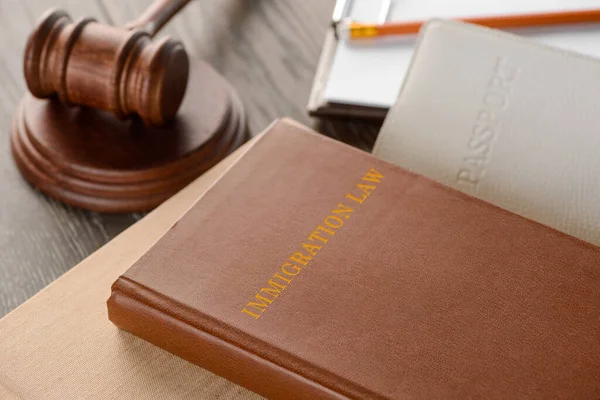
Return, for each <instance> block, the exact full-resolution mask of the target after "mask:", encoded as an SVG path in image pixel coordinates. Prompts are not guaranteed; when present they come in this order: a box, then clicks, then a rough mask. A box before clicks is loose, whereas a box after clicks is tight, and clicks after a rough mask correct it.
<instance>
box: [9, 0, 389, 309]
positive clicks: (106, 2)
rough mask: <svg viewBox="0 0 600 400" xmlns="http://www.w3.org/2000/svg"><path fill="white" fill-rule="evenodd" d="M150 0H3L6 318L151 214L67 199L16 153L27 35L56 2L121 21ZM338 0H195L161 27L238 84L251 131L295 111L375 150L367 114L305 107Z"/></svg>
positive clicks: (103, 18) (73, 10) (327, 130)
mask: <svg viewBox="0 0 600 400" xmlns="http://www.w3.org/2000/svg"><path fill="white" fill-rule="evenodd" d="M151 3H152V0H129V1H122V0H58V1H57V0H2V1H0V33H1V34H0V52H1V56H0V89H1V90H0V126H1V127H2V129H0V135H2V137H1V139H0V172H1V173H2V175H1V179H0V317H1V316H3V315H5V314H6V313H8V312H9V311H11V310H12V309H14V308H15V307H17V306H18V305H19V304H21V303H23V302H24V301H25V300H27V299H28V298H29V297H31V296H32V295H34V294H35V293H37V292H38V291H39V290H40V289H41V288H43V287H44V286H46V285H48V284H49V283H50V282H52V281H53V280H54V279H56V278H58V277H59V276H60V275H62V274H63V273H65V272H66V271H67V270H69V269H70V268H71V267H73V266H74V265H75V264H77V263H78V262H79V261H81V260H82V259H83V258H85V257H86V256H88V255H89V254H91V253H92V252H93V251H94V250H96V249H97V248H99V247H100V246H102V245H103V244H105V243H106V242H107V241H109V240H110V239H111V238H113V237H114V236H115V235H117V234H118V233H120V232H121V231H122V230H124V229H125V228H127V227H128V226H129V225H131V224H132V223H134V222H135V221H136V220H138V219H140V218H141V217H143V215H142V214H129V215H118V216H115V215H108V214H98V213H93V212H87V211H83V210H79V209H75V208H70V207H67V206H64V205H62V204H60V203H58V202H56V201H53V200H51V199H48V198H47V197H45V196H44V195H42V194H40V193H39V192H37V191H36V190H34V189H32V188H31V187H30V186H29V185H28V184H27V183H26V182H25V181H24V180H23V179H22V178H21V176H20V175H19V173H18V171H17V169H16V167H15V165H14V162H13V159H12V157H11V154H10V145H9V128H10V124H11V120H12V116H13V113H14V112H15V110H16V107H17V105H18V103H19V101H20V99H21V97H22V96H23V94H24V93H25V91H26V85H25V80H24V77H23V67H22V56H23V50H24V46H25V42H26V39H27V36H28V34H29V33H30V32H31V31H32V29H33V27H34V26H35V23H36V21H37V19H38V18H39V17H40V16H41V15H42V13H43V12H44V11H46V10H47V9H50V8H55V7H58V8H63V9H65V10H67V11H68V12H69V14H70V15H71V16H72V17H73V18H74V19H78V18H79V17H82V16H91V17H95V18H97V19H98V20H100V21H104V22H107V23H112V24H117V25H123V24H125V23H127V22H129V21H131V20H133V19H135V18H136V17H138V16H139V15H140V14H141V13H142V11H144V10H145V9H146V8H147V7H148V6H149V5H150V4H151ZM333 6H334V0H219V1H210V0H194V1H193V2H191V3H190V5H189V6H187V7H186V8H185V9H184V10H183V11H182V12H181V13H180V14H179V15H177V16H176V17H175V18H174V19H173V20H172V21H171V22H170V23H169V24H168V25H167V26H166V27H165V28H164V29H163V30H162V31H161V33H160V34H159V35H158V37H161V36H163V35H171V36H173V37H176V38H178V39H180V40H182V41H183V43H184V45H185V46H186V49H187V51H188V54H189V55H190V56H192V57H198V58H201V59H204V60H206V61H207V62H209V63H210V64H211V65H213V66H214V67H215V68H216V69H217V70H218V71H219V72H221V73H222V74H223V75H224V76H225V78H227V80H228V81H229V82H230V83H231V84H232V85H233V86H234V87H235V88H236V89H237V91H238V93H239V95H240V97H241V99H242V102H243V104H244V106H245V108H246V110H247V113H248V122H249V127H250V131H251V133H253V134H256V133H258V132H260V131H261V130H262V129H264V128H265V127H266V126H267V125H268V124H269V123H270V122H272V121H273V120H274V119H275V118H278V117H284V116H287V117H291V118H294V119H296V120H298V121H300V122H302V123H304V124H306V125H308V126H313V127H314V128H315V129H317V130H318V131H320V132H322V133H324V134H326V135H328V136H332V137H335V138H338V139H340V140H343V141H345V142H347V143H350V144H352V145H355V146H357V147H359V148H363V149H365V150H368V149H369V148H370V147H371V146H372V144H373V142H374V140H375V137H376V134H377V132H378V130H379V126H378V125H377V124H373V123H369V122H348V121H342V120H338V121H316V120H313V119H311V118H309V117H308V115H307V113H306V111H305V107H306V104H307V101H308V96H309V93H310V89H311V85H312V79H313V75H314V73H315V70H316V67H317V63H318V60H319V55H320V51H321V46H322V42H323V38H324V36H325V31H326V28H327V25H328V22H329V20H330V18H331V13H332V10H333Z"/></svg>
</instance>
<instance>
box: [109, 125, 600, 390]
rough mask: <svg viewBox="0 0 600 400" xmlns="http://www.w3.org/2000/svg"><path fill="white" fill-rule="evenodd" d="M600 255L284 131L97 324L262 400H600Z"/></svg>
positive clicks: (131, 273) (172, 234) (228, 176)
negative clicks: (108, 322)
mask: <svg viewBox="0 0 600 400" xmlns="http://www.w3.org/2000/svg"><path fill="white" fill-rule="evenodd" d="M599 266H600V250H599V249H598V248H596V247H594V246H592V245H590V244H588V243H586V242H583V241H580V240H578V239H575V238H573V237H570V236H567V235H565V234H563V233H560V232H558V231H555V230H553V229H551V228H548V227H545V226H543V225H540V224H537V223H535V222H532V221H530V220H527V219H525V218H522V217H520V216H517V215H515V214H511V213H509V212H507V211H504V210H502V209H500V208H498V207H496V206H493V205H491V204H489V203H486V202H483V201H481V200H477V199H475V198H472V197H470V196H468V195H465V194H463V193H460V192H458V191H455V190H453V189H450V188H447V187H445V186H442V185H440V184H438V183H435V182H434V181H432V180H429V179H428V178H425V177H422V176H419V175H415V174H413V173H410V172H407V171H405V170H403V169H401V168H399V167H396V166H394V165H392V164H389V163H387V162H385V161H381V160H379V159H377V158H375V157H373V156H371V155H369V154H367V153H365V152H362V151H359V150H357V149H353V148H351V147H349V146H347V145H344V144H342V143H339V142H335V141H333V140H331V139H328V138H326V137H324V136H321V135H318V134H316V133H314V132H312V131H310V130H309V129H308V128H305V127H302V126H300V125H298V124H297V123H294V122H291V121H289V120H283V121H280V122H277V123H276V124H274V125H272V126H271V127H270V128H269V129H268V130H267V131H266V133H264V135H263V136H262V137H260V138H259V139H258V140H257V141H256V142H255V143H254V144H253V146H252V147H251V148H250V149H249V150H248V152H246V153H245V154H244V155H243V156H242V157H241V158H240V160H239V161H238V162H237V163H236V164H234V165H233V166H232V167H231V168H230V169H229V170H228V171H227V172H226V173H225V174H224V175H223V176H222V177H221V178H220V179H219V180H218V181H217V182H216V183H215V184H214V185H213V186H212V188H211V189H209V190H208V191H207V192H206V193H205V194H204V195H203V196H202V197H201V198H200V199H199V200H198V201H197V203H196V204H195V205H193V206H192V207H191V208H190V209H189V211H188V212H187V213H186V214H185V215H184V216H183V217H182V218H181V219H180V220H179V221H178V222H177V223H176V224H174V225H173V227H172V228H171V229H169V230H168V231H167V232H166V234H165V235H164V236H163V237H162V238H161V239H160V240H158V241H157V242H156V244H155V245H154V246H153V247H152V248H151V249H150V250H149V251H148V252H147V253H146V254H145V255H144V256H142V257H141V258H140V259H139V261H137V262H136V263H135V264H134V265H133V266H132V267H131V268H130V269H129V270H128V271H127V272H126V273H124V274H123V275H122V276H121V277H120V278H119V279H118V280H117V281H116V282H115V283H114V285H113V288H112V294H111V297H110V299H109V301H108V312H109V318H110V319H111V321H112V322H113V323H115V324H116V325H117V326H118V327H120V328H122V329H124V330H126V331H129V332H131V333H133V334H135V335H137V336H139V337H141V338H143V339H145V340H147V341H149V342H151V343H153V344H155V345H157V346H160V347H162V348H163V349H165V350H167V351H169V352H171V353H173V354H176V355H178V356H180V357H182V358H184V359H186V360H188V361H191V362H192V363H195V364H197V365H199V366H201V367H203V368H206V369H208V370H210V371H212V372H214V373H216V374H219V375H221V376H223V377H225V378H227V379H229V380H231V381H233V382H235V383H238V384H240V385H242V386H245V387H246V388H248V389H250V390H253V391H255V392H257V393H259V394H261V395H263V396H266V397H268V398H271V399H350V398H351V399H405V398H469V397H480V398H518V397H529V398H549V397H551V398H594V397H598V396H600V329H598V328H599V325H598V321H599V320H600V302H598V298H600V285H598V283H599V282H600V268H599Z"/></svg>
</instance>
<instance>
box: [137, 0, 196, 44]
mask: <svg viewBox="0 0 600 400" xmlns="http://www.w3.org/2000/svg"><path fill="white" fill-rule="evenodd" d="M189 2H190V0H156V1H155V2H154V3H152V5H151V6H150V7H148V8H147V9H146V11H144V12H143V13H142V15H140V16H139V17H138V18H137V19H135V20H133V21H131V22H129V23H127V24H126V25H125V28H127V29H139V30H143V31H145V32H147V33H149V34H150V36H154V35H155V34H156V33H157V32H158V31H159V30H160V28H162V27H163V26H164V25H165V24H166V23H167V22H169V20H170V19H171V18H172V17H173V16H174V15H175V14H177V13H178V12H179V10H181V9H182V8H183V7H184V6H185V5H186V4H187V3H189Z"/></svg>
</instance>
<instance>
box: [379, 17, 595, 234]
mask: <svg viewBox="0 0 600 400" xmlns="http://www.w3.org/2000/svg"><path fill="white" fill-rule="evenodd" d="M599 93H600V61H598V60H596V59H592V58H589V57H586V56H582V55H578V54H575V53H569V52H566V51H563V50H558V49H555V48H552V47H549V46H546V45H541V44H538V43H536V42H533V41H530V40H527V39H524V38H521V37H518V36H515V35H512V34H509V33H503V32H500V31H495V30H491V29H486V28H482V27H477V26H474V25H467V24H463V23H459V22H449V21H432V22H430V23H429V24H428V25H427V26H426V27H425V28H424V29H423V31H422V33H421V36H420V39H419V45H418V49H417V52H416V54H415V57H414V59H413V61H412V65H411V67H410V70H409V73H408V76H407V78H406V80H405V82H404V86H403V88H402V90H401V92H400V95H399V97H398V100H397V102H396V104H395V105H394V107H393V108H392V109H391V110H390V113H389V114H388V117H387V119H386V121H385V123H384V125H383V127H382V129H381V132H380V135H379V138H378V140H377V143H376V145H375V148H374V150H373V153H374V154H375V155H377V156H379V157H381V158H383V159H384V160H387V161H390V162H393V163H395V164H397V165H399V166H401V167H403V168H406V169H409V170H411V171H414V172H417V173H419V174H422V175H425V176H427V177H429V178H432V179H434V180H437V181H439V182H441V183H444V184H446V185H448V186H451V187H454V188H457V189H460V190H462V191H464V192H466V193H469V194H471V195H473V196H476V197H478V198H480V199H483V200H486V201H489V202H491V203H494V204H496V205H498V206H500V207H503V208H505V209H507V210H510V211H513V212H515V213H517V214H520V215H522V216H524V217H527V218H530V219H533V220H535V221H537V222H540V223H543V224H546V225H549V226H551V227H553V228H556V229H558V230H561V231H563V232H565V233H568V234H571V235H573V236H576V237H579V238H581V239H583V240H586V241H589V242H591V243H593V244H596V245H600V201H599V200H600V180H599V178H598V174H599V172H600V96H599Z"/></svg>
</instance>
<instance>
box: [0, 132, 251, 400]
mask: <svg viewBox="0 0 600 400" xmlns="http://www.w3.org/2000/svg"><path fill="white" fill-rule="evenodd" d="M253 142H254V140H253V141H251V142H250V143H247V144H246V145H244V146H243V147H242V148H240V149H238V150H237V151H236V152H235V153H233V154H232V155H230V156H229V157H227V158H226V159H225V160H223V161H222V162H221V163H219V164H218V165H217V166H215V167H214V168H213V169H211V170H210V171H208V172H207V173H205V174H204V175H202V176H201V177H200V178H198V179H196V180H195V181H194V182H193V183H191V184H190V185H189V186H188V187H186V188H185V189H183V190H182V191H181V192H179V193H178V194H177V195H175V196H173V197H172V198H171V199H169V200H168V201H166V202H165V203H164V204H162V205H161V206H160V207H158V208H157V209H156V210H154V211H153V212H151V213H150V214H149V215H147V216H146V217H145V218H143V219H142V220H140V221H139V222H137V223H136V224H134V225H133V226H131V227H130V228H129V229H127V230H126V231H124V232H123V233H121V234H120V235H119V236H117V237H116V238H115V239H113V240H112V241H111V242H109V243H108V244H107V245H106V246H104V247H102V248H101V249H99V250H98V251H96V252H95V253H94V254H92V255H91V256H89V257H88V258H87V259H85V260H84V261H82V262H81V263H80V264H78V265H77V266H76V267H74V268H73V269H72V270H70V271H69V272H67V273H66V274H65V275H63V276H62V277H61V278H59V279H58V280H56V281H55V282H53V283H52V284H51V285H49V286H48V287H47V288H45V289H44V290H42V291H41V292H39V293H38V294H37V295H36V296H34V297H33V298H31V299H30V300H29V301H27V302H26V303H24V304H22V305H21V306H20V307H18V308H17V309H16V310H14V311H13V312H11V313H10V314H8V315H7V316H5V317H4V318H3V319H1V320H0V398H1V399H4V400H13V399H45V400H53V399H60V400H66V399H116V398H119V399H138V398H139V399H149V398H160V399H257V398H260V397H259V396H258V395H256V394H254V393H251V392H249V391H247V390H246V389H244V388H241V387H239V386H237V385H235V384H233V383H231V382H229V381H227V380H225V379H223V378H221V377H219V376H216V375H214V374H212V373H210V372H208V371H206V370H203V369H201V368H199V367H197V366H195V365H193V364H191V363H188V362H187V361H184V360H183V359H180V358H178V357H175V356H173V355H171V354H169V353H167V352H165V351H163V350H161V349H159V348H158V347H155V346H153V345H151V344H149V343H146V342H144V341H143V340H141V339H138V338H136V337H134V336H132V335H130V334H128V333H126V332H122V331H120V330H119V329H117V328H116V327H115V326H114V325H113V324H112V323H111V322H110V321H109V320H108V317H107V311H106V300H107V299H108V297H109V295H110V287H111V285H112V283H113V282H114V281H115V280H116V279H117V278H118V276H119V275H121V274H122V273H123V272H124V271H125V270H127V268H129V266H130V265H131V264H132V263H133V262H135V261H136V260H137V259H138V258H139V257H140V256H141V255H142V254H143V253H144V252H145V251H146V250H147V249H148V248H149V247H150V246H151V245H152V244H153V243H154V242H155V241H156V240H158V239H159V238H160V236H161V235H162V234H163V233H164V232H165V231H166V230H167V229H168V228H169V227H170V226H171V225H172V224H173V223H175V221H177V220H178V219H179V217H180V216H181V215H182V214H183V213H184V212H185V211H186V210H187V209H188V208H189V207H190V206H191V205H192V204H193V203H194V202H195V201H196V200H197V199H198V198H199V197H200V196H201V195H202V194H203V193H204V192H206V190H207V189H208V188H209V187H210V186H211V185H212V184H213V183H214V182H215V181H216V180H217V178H219V177H220V176H221V175H222V174H223V173H224V172H225V171H226V170H227V169H228V168H229V167H230V166H231V165H232V164H233V163H234V162H235V161H236V160H237V159H239V157H240V156H241V155H242V154H243V153H244V152H245V151H246V150H247V149H248V148H249V147H250V146H251V143H253Z"/></svg>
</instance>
